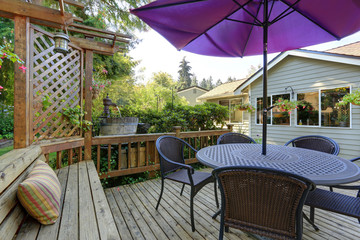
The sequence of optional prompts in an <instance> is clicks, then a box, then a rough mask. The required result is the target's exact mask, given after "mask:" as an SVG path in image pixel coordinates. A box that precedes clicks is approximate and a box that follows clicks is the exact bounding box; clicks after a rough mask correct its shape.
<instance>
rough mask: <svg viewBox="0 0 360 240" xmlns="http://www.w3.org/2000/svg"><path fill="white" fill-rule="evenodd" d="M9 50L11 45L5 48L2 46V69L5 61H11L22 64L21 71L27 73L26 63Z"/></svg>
mask: <svg viewBox="0 0 360 240" xmlns="http://www.w3.org/2000/svg"><path fill="white" fill-rule="evenodd" d="M9 49H10V45H9V44H5V45H4V46H2V45H0V68H1V66H2V63H3V61H4V59H9V60H10V61H12V62H18V63H20V64H21V66H20V67H19V69H21V70H22V71H23V72H24V73H25V70H26V67H25V66H24V64H25V62H24V61H23V60H22V59H21V58H19V57H18V56H17V55H16V54H15V53H13V52H12V51H10V50H9Z"/></svg>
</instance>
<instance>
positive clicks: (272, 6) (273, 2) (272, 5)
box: [269, 1, 275, 18]
mask: <svg viewBox="0 0 360 240" xmlns="http://www.w3.org/2000/svg"><path fill="white" fill-rule="evenodd" d="M274 4H275V1H272V4H271V8H270V12H269V18H270V16H271V13H272V10H273V8H274Z"/></svg>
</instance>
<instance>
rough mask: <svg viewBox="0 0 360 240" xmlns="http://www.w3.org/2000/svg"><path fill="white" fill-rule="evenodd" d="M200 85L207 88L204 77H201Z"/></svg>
mask: <svg viewBox="0 0 360 240" xmlns="http://www.w3.org/2000/svg"><path fill="white" fill-rule="evenodd" d="M200 87H202V88H205V89H207V83H206V79H205V78H203V80H202V81H201V83H200Z"/></svg>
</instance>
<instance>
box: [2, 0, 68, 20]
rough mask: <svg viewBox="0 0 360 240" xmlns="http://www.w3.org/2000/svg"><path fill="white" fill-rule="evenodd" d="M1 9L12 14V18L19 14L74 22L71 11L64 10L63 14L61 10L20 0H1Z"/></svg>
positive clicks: (40, 18)
mask: <svg viewBox="0 0 360 240" xmlns="http://www.w3.org/2000/svg"><path fill="white" fill-rule="evenodd" d="M0 11H2V12H5V13H10V14H12V18H14V16H16V15H17V16H23V17H30V18H34V19H39V20H42V21H47V22H52V23H58V24H64V22H65V23H67V24H70V23H72V22H73V16H72V14H71V13H67V12H64V15H61V12H60V11H59V10H56V9H52V8H48V7H43V6H39V5H36V4H32V3H27V2H23V1H20V0H0Z"/></svg>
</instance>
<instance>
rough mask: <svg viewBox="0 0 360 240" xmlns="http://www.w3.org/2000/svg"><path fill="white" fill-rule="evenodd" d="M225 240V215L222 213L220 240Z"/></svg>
mask: <svg viewBox="0 0 360 240" xmlns="http://www.w3.org/2000/svg"><path fill="white" fill-rule="evenodd" d="M223 238H224V214H223V212H221V218H220V231H219V240H223Z"/></svg>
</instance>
